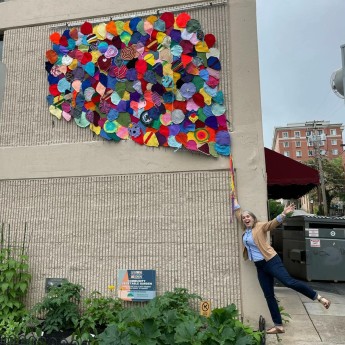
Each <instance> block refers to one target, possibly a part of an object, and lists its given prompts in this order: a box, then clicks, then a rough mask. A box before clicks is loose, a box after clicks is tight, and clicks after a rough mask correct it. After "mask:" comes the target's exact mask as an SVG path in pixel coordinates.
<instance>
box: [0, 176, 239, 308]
mask: <svg viewBox="0 0 345 345" xmlns="http://www.w3.org/2000/svg"><path fill="white" fill-rule="evenodd" d="M0 191H1V193H0V209H1V218H0V222H4V223H5V224H6V225H5V232H4V235H5V236H4V237H5V239H8V236H10V243H11V245H19V246H22V245H23V239H24V228H25V227H24V224H25V223H27V226H26V229H27V231H26V235H25V243H24V246H25V248H27V252H28V255H29V264H30V271H31V272H32V275H33V280H32V284H31V286H30V291H29V295H28V300H27V302H28V305H33V304H34V303H36V302H37V301H38V300H39V299H40V298H41V297H42V296H43V295H44V286H45V279H46V278H67V279H68V280H69V281H71V282H74V283H79V284H82V285H83V286H85V287H86V289H87V291H89V292H91V291H93V290H98V291H100V292H102V293H107V287H108V285H116V272H117V270H118V269H121V268H126V269H155V270H156V271H157V272H156V273H157V289H158V293H162V292H164V291H166V290H172V289H173V288H174V287H185V288H188V289H189V291H190V292H195V293H198V294H200V295H201V296H203V297H204V298H207V299H210V300H211V301H212V304H213V306H214V307H217V306H224V305H226V304H229V303H235V304H236V305H238V306H239V307H240V300H241V294H240V284H239V281H240V277H239V262H238V261H239V253H238V236H237V227H236V226H235V222H234V221H233V220H232V215H231V204H230V199H229V174H228V172H227V171H214V172H207V171H200V172H185V173H163V174H162V173H156V174H154V173H153V174H132V175H116V176H115V175H114V176H107V177H105V176H98V177H75V178H54V179H30V180H8V181H0ZM9 226H10V228H9ZM9 230H10V234H8V231H9Z"/></svg>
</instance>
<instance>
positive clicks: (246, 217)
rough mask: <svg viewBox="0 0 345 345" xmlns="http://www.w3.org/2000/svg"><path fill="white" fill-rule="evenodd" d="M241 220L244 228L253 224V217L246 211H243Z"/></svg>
mask: <svg viewBox="0 0 345 345" xmlns="http://www.w3.org/2000/svg"><path fill="white" fill-rule="evenodd" d="M242 222H243V224H244V226H245V227H246V228H252V227H253V225H254V218H253V217H252V216H251V215H250V214H249V213H248V212H243V213H242Z"/></svg>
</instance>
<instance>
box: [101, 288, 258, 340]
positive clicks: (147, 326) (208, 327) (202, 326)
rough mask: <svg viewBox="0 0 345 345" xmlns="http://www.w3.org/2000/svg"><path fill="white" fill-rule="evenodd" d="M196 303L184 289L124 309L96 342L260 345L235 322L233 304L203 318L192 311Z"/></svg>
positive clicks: (243, 326)
mask: <svg viewBox="0 0 345 345" xmlns="http://www.w3.org/2000/svg"><path fill="white" fill-rule="evenodd" d="M195 299H197V300H198V299H201V297H200V296H198V295H196V294H190V293H188V290H187V289H175V290H174V291H173V292H166V293H165V294H163V295H162V296H158V297H156V298H155V299H153V300H152V301H150V302H149V303H148V304H146V305H144V306H143V307H136V308H130V309H124V310H122V311H121V312H120V313H119V315H118V317H119V322H117V323H114V324H111V325H110V326H109V327H107V328H106V330H105V331H104V332H103V333H102V334H100V335H99V336H98V338H97V341H98V342H99V344H102V345H115V344H116V345H136V344H138V345H139V344H140V345H175V344H181V345H217V344H219V345H220V344H222V345H231V344H236V345H254V344H260V341H261V332H256V331H254V330H253V329H252V328H250V327H249V326H246V325H244V324H243V323H242V322H240V321H239V320H238V311H237V309H236V307H235V305H234V304H232V305H230V306H228V307H225V308H219V309H215V310H214V311H213V312H212V314H211V317H210V318H206V317H204V316H200V315H199V314H198V313H197V312H196V311H195V310H194V309H193V308H192V306H191V304H192V303H191V302H192V301H193V300H195Z"/></svg>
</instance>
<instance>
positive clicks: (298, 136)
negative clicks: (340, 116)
mask: <svg viewBox="0 0 345 345" xmlns="http://www.w3.org/2000/svg"><path fill="white" fill-rule="evenodd" d="M343 129H344V127H343V124H342V123H330V121H312V122H303V123H290V124H287V125H286V126H285V127H275V129H274V138H273V144H272V149H273V150H274V151H276V152H279V153H280V154H283V155H284V156H286V157H290V158H292V159H294V160H296V161H298V162H305V161H307V160H309V159H310V158H313V157H315V145H314V142H313V139H314V140H315V139H316V140H317V141H318V143H319V145H320V146H319V148H320V154H321V156H323V157H326V158H328V159H333V158H336V157H339V156H341V155H342V152H343V146H342V144H343V138H342V132H343Z"/></svg>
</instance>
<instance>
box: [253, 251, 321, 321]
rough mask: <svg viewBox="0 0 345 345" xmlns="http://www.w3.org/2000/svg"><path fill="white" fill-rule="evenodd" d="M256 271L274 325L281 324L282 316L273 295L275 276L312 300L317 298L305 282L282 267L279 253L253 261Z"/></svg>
mask: <svg viewBox="0 0 345 345" xmlns="http://www.w3.org/2000/svg"><path fill="white" fill-rule="evenodd" d="M255 266H256V270H257V272H258V279H259V282H260V286H261V289H262V291H263V293H264V295H265V298H266V301H267V305H268V309H269V311H270V313H271V317H272V320H273V322H274V324H275V325H276V326H280V325H282V317H281V315H280V312H279V307H278V303H277V300H276V298H275V296H274V278H277V279H278V280H279V281H280V282H281V283H282V284H283V285H285V286H286V287H288V288H291V289H293V290H295V291H297V292H300V293H301V294H302V295H304V296H306V297H309V298H310V299H312V300H315V299H316V298H317V292H316V291H314V290H313V289H311V288H310V287H309V286H308V285H307V284H305V283H303V282H301V281H299V280H296V279H294V278H292V277H291V276H290V275H289V273H288V271H287V270H286V268H285V267H284V265H283V263H282V261H281V259H280V257H279V255H276V256H274V257H273V258H272V259H271V260H269V261H265V260H260V261H257V262H255Z"/></svg>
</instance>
